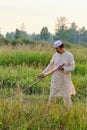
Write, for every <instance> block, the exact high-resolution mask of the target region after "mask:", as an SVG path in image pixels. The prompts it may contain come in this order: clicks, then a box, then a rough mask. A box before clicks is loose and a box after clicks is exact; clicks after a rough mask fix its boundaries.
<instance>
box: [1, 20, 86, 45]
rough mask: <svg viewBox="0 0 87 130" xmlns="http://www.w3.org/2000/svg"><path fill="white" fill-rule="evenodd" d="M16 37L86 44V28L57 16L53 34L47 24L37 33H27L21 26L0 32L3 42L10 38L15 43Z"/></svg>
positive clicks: (25, 39)
mask: <svg viewBox="0 0 87 130" xmlns="http://www.w3.org/2000/svg"><path fill="white" fill-rule="evenodd" d="M18 39H22V42H23V43H29V41H32V40H33V41H48V42H53V41H54V40H58V39H61V40H63V41H66V42H69V43H76V44H80V43H82V44H87V29H86V28H85V27H84V26H83V27H81V28H79V27H78V26H77V25H76V23H75V22H72V23H70V24H69V23H68V19H67V18H66V17H59V18H57V23H56V25H55V34H52V33H50V32H49V30H48V27H47V26H44V27H42V29H41V31H40V33H39V34H36V33H32V34H28V33H27V32H26V31H25V30H24V29H23V28H22V29H16V30H15V32H7V33H6V35H5V36H3V35H2V34H1V33H0V42H1V41H3V43H5V44H8V43H9V40H11V41H12V42H11V43H12V44H13V45H15V44H16V42H18Z"/></svg>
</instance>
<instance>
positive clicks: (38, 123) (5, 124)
mask: <svg viewBox="0 0 87 130" xmlns="http://www.w3.org/2000/svg"><path fill="white" fill-rule="evenodd" d="M67 47H68V46H67ZM67 50H69V51H70V52H72V53H73V55H74V58H75V62H76V68H75V70H74V71H73V72H72V80H73V83H74V85H75V88H76V92H77V94H76V96H74V97H72V100H73V107H72V108H71V109H70V110H67V109H66V107H65V106H64V104H63V103H62V101H61V99H57V104H51V105H50V106H47V102H48V97H49V91H50V80H51V79H50V78H51V76H48V77H46V78H44V79H43V80H42V81H40V82H39V83H38V84H36V85H34V86H33V87H31V88H29V89H28V91H27V93H26V94H25V93H21V91H23V89H25V88H26V87H28V86H29V85H31V84H32V83H34V82H35V81H36V80H37V79H38V75H39V74H40V73H41V72H42V70H43V69H44V68H45V67H46V65H47V64H48V63H49V61H50V59H51V57H52V55H53V53H54V52H55V50H53V45H52V44H49V45H47V44H46V45H43V46H41V45H38V46H37V45H35V46H34V47H33V46H20V45H18V46H16V47H14V48H12V47H11V46H9V47H8V46H4V47H2V46H1V48H0V130H86V128H87V124H86V121H87V108H86V94H87V48H84V47H81V46H75V45H74V46H69V48H67ZM16 94H18V95H19V96H18V97H14V98H13V99H12V98H10V97H11V96H14V95H16ZM9 98H10V100H8V99H9Z"/></svg>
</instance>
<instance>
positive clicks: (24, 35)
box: [14, 29, 28, 39]
mask: <svg viewBox="0 0 87 130" xmlns="http://www.w3.org/2000/svg"><path fill="white" fill-rule="evenodd" d="M14 38H15V39H18V38H28V35H27V33H26V32H25V31H21V30H19V29H16V31H15V36H14Z"/></svg>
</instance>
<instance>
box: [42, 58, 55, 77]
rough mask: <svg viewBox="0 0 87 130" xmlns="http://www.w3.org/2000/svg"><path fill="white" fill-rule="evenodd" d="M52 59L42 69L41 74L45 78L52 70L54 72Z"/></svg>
mask: <svg viewBox="0 0 87 130" xmlns="http://www.w3.org/2000/svg"><path fill="white" fill-rule="evenodd" d="M53 59H54V58H53V57H52V59H51V61H50V64H49V65H48V66H47V67H46V68H45V69H44V71H43V72H42V73H43V74H45V76H46V75H47V74H50V73H51V72H52V71H53V70H54V60H53Z"/></svg>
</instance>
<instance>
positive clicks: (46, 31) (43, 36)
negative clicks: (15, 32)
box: [40, 27, 49, 41]
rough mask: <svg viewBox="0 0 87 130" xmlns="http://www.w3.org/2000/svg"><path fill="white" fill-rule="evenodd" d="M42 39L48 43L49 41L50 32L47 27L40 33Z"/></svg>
mask: <svg viewBox="0 0 87 130" xmlns="http://www.w3.org/2000/svg"><path fill="white" fill-rule="evenodd" d="M40 39H41V40H45V41H47V40H48V39H49V32H48V28H47V27H43V28H42V29H41V32H40Z"/></svg>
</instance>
